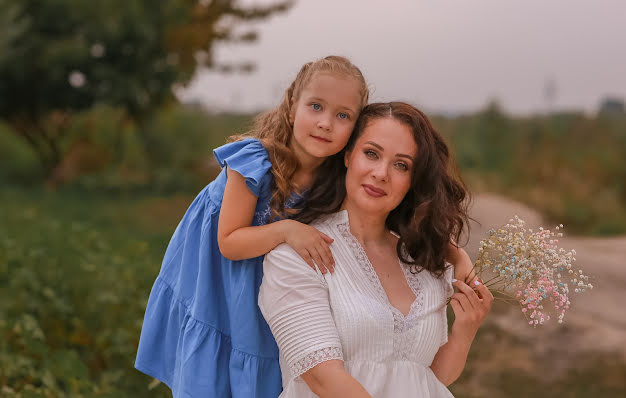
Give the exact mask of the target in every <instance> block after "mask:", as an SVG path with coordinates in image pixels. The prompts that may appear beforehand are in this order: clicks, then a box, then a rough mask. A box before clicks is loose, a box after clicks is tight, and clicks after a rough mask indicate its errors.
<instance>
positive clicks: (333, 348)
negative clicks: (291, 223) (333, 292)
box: [259, 244, 343, 378]
mask: <svg viewBox="0 0 626 398" xmlns="http://www.w3.org/2000/svg"><path fill="white" fill-rule="evenodd" d="M263 272H264V274H263V282H262V283H261V290H260V292H259V307H260V308H261V312H262V313H263V316H264V317H265V320H266V321H267V323H268V324H269V326H270V328H271V330H272V333H273V334H274V338H276V342H277V343H278V349H279V351H280V352H281V354H282V355H283V357H284V358H285V360H286V362H287V364H288V366H289V370H290V373H291V374H292V377H294V378H295V377H298V376H300V375H302V374H303V373H305V372H307V371H308V370H309V369H312V368H313V367H315V366H317V365H318V364H320V363H322V362H324V361H329V360H332V359H340V360H343V353H342V350H341V342H340V340H339V334H338V332H337V328H336V326H335V321H334V319H333V317H332V314H331V309H330V303H329V296H328V286H327V285H326V282H325V279H324V277H323V276H322V274H321V273H320V272H319V271H316V270H313V269H311V268H310V267H309V266H308V265H307V264H306V263H305V262H304V261H303V260H302V259H301V258H300V256H298V254H297V253H296V252H295V251H294V250H293V249H292V248H291V247H289V246H288V245H286V244H283V245H280V246H278V247H277V248H276V249H274V250H272V251H271V252H269V253H268V254H267V255H266V256H265V261H264V263H263Z"/></svg>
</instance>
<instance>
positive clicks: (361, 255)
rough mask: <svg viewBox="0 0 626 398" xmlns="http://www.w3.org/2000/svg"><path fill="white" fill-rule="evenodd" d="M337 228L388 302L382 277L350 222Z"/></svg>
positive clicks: (378, 291) (381, 296) (384, 299)
mask: <svg viewBox="0 0 626 398" xmlns="http://www.w3.org/2000/svg"><path fill="white" fill-rule="evenodd" d="M337 228H338V229H339V233H340V234H341V236H342V237H343V238H344V239H345V241H346V242H347V243H348V246H350V249H351V250H352V254H354V257H355V258H356V261H357V263H359V264H360V265H361V268H362V269H363V271H364V272H365V276H367V279H369V281H370V282H371V283H372V286H374V288H375V289H376V292H377V293H378V295H379V296H380V298H381V299H382V300H383V302H385V301H387V302H388V301H389V300H388V299H387V294H386V293H385V289H383V286H382V285H381V284H380V279H378V275H376V271H375V270H374V267H373V266H372V263H370V260H369V258H368V257H367V254H366V253H365V250H364V249H363V246H361V244H360V243H359V241H358V240H357V239H356V238H355V237H354V235H352V233H351V232H350V224H349V223H348V222H347V221H346V222H343V223H341V224H337ZM389 306H390V307H392V310H393V309H394V308H393V306H392V305H389ZM396 311H397V309H396ZM398 312H400V311H398ZM400 315H402V314H400ZM394 323H395V312H394Z"/></svg>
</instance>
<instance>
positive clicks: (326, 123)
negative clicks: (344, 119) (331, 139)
mask: <svg viewBox="0 0 626 398" xmlns="http://www.w3.org/2000/svg"><path fill="white" fill-rule="evenodd" d="M331 126H332V123H331V121H330V117H328V116H325V115H321V116H320V118H319V120H318V121H317V127H319V128H321V129H323V130H330V128H331Z"/></svg>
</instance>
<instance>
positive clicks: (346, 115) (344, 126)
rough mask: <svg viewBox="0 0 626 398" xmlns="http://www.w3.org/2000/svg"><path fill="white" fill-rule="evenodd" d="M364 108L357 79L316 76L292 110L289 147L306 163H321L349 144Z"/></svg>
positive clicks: (325, 75)
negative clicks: (355, 124)
mask: <svg viewBox="0 0 626 398" xmlns="http://www.w3.org/2000/svg"><path fill="white" fill-rule="evenodd" d="M360 107H361V97H360V94H359V85H358V83H357V82H356V81H355V79H353V78H350V77H347V76H338V75H333V74H330V73H324V72H320V73H316V74H315V75H314V76H313V77H312V78H311V81H310V82H309V84H308V85H307V86H306V87H305V88H304V89H303V90H302V92H301V93H300V96H299V98H298V99H297V101H296V102H295V103H294V104H293V106H292V107H291V114H290V115H289V117H290V121H291V123H292V124H293V139H291V140H290V143H289V146H290V148H291V149H292V150H293V151H294V152H295V154H296V156H297V157H298V159H299V160H300V161H301V162H303V163H320V162H321V161H323V160H324V159H326V158H327V157H328V156H331V155H334V154H336V153H338V152H339V151H341V150H342V149H343V148H344V147H345V146H346V143H347V142H348V139H349V138H350V134H351V133H352V128H353V127H354V123H355V122H356V119H357V116H358V112H359V110H360Z"/></svg>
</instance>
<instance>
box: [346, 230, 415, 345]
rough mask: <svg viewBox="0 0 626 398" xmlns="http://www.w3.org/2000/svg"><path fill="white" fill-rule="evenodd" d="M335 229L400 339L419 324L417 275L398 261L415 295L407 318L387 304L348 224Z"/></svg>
mask: <svg viewBox="0 0 626 398" xmlns="http://www.w3.org/2000/svg"><path fill="white" fill-rule="evenodd" d="M337 228H338V229H339V233H340V234H341V236H342V237H343V238H344V239H345V241H346V242H347V243H348V246H349V247H350V249H351V250H352V253H353V254H354V257H355V258H356V261H357V262H358V263H359V264H360V265H361V267H362V269H363V271H364V272H365V275H366V276H367V279H368V280H369V281H370V282H371V283H372V285H373V286H374V288H375V289H376V291H377V292H378V294H379V296H380V298H381V299H382V300H383V302H386V303H387V306H388V307H389V310H390V311H391V313H392V315H393V330H394V332H395V333H398V334H399V335H398V336H394V340H395V339H396V338H401V336H400V335H402V334H403V332H405V331H407V330H409V329H412V328H414V327H415V326H416V325H417V324H418V323H419V319H420V315H421V314H422V312H423V308H424V291H423V289H422V284H421V281H420V280H419V274H412V273H411V272H410V271H409V269H408V267H407V266H406V265H405V264H403V263H402V262H401V261H400V260H398V263H399V264H400V267H401V268H402V272H403V273H404V277H405V278H406V280H407V283H408V284H409V287H410V288H411V290H412V291H413V294H414V295H415V300H414V301H413V303H411V308H410V309H409V313H408V314H407V316H404V315H403V314H402V312H400V310H399V309H397V308H396V307H394V306H393V305H391V303H390V302H389V298H388V297H387V293H385V289H383V285H382V284H381V283H380V279H379V278H378V275H376V271H375V270H374V267H373V266H372V263H371V262H370V260H369V258H368V257H367V254H366V253H365V249H363V246H361V243H359V241H358V240H357V239H356V238H355V237H354V235H352V233H351V232H350V224H349V223H348V221H346V222H342V223H339V224H337Z"/></svg>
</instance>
